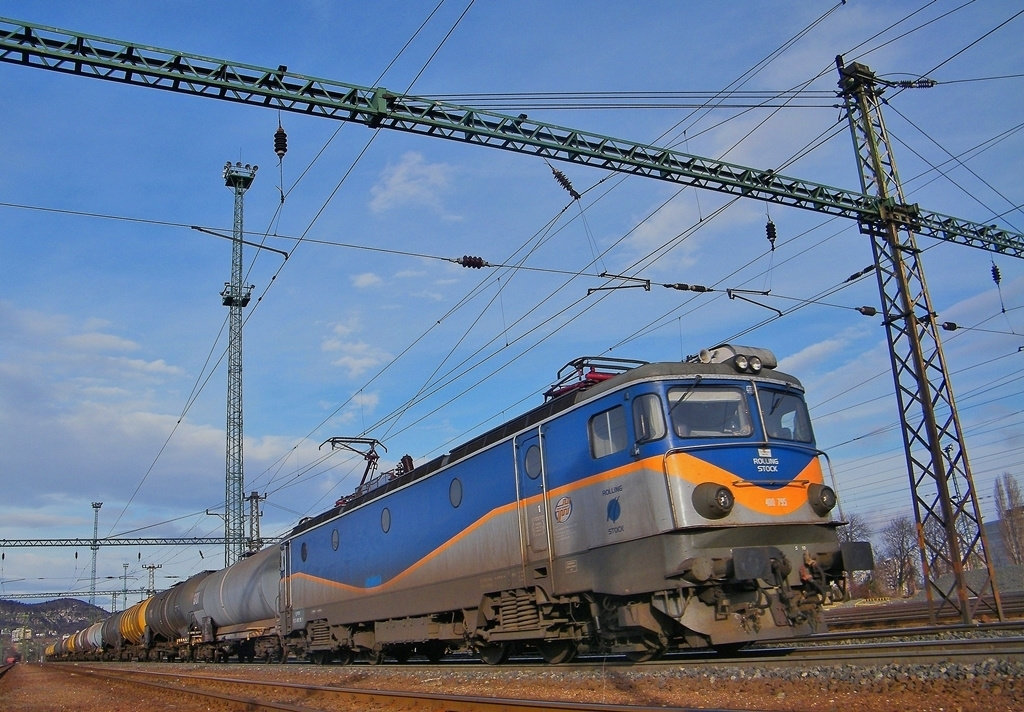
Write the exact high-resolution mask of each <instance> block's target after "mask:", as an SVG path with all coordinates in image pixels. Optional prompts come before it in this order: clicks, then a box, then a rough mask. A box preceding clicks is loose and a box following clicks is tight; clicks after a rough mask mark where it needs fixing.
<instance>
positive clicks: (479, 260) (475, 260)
mask: <svg viewBox="0 0 1024 712" xmlns="http://www.w3.org/2000/svg"><path fill="white" fill-rule="evenodd" d="M455 261H456V262H458V263H459V264H460V265H462V266H463V267H472V268H473V269H480V268H481V267H483V266H484V265H485V264H487V263H486V262H484V258H483V257H470V256H469V255H463V256H462V257H460V258H459V259H457V260H455Z"/></svg>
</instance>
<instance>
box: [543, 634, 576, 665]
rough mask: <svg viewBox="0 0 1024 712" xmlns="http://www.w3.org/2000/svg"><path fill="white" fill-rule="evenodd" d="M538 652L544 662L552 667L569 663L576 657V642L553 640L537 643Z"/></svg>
mask: <svg viewBox="0 0 1024 712" xmlns="http://www.w3.org/2000/svg"><path fill="white" fill-rule="evenodd" d="M537 650H538V651H540V656H541V657H542V658H544V662H546V663H549V664H551V665H560V664H562V663H567V662H569V661H570V660H572V659H573V658H575V657H576V651H577V649H576V641H573V640H551V641H545V642H543V643H537Z"/></svg>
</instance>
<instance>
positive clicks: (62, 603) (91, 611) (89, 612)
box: [0, 598, 110, 637]
mask: <svg viewBox="0 0 1024 712" xmlns="http://www.w3.org/2000/svg"><path fill="white" fill-rule="evenodd" d="M109 615H110V613H108V612H107V611H105V610H104V609H102V608H100V607H99V606H93V605H91V604H88V603H85V602H84V601H79V600H78V599H77V598H58V599H57V600H55V601H47V602H46V603H20V602H18V601H2V600H0V628H2V629H3V631H4V632H5V633H6V634H7V635H8V636H9V635H10V631H11V629H12V628H30V629H31V630H32V633H33V635H34V636H37V637H39V636H46V635H49V633H50V632H51V631H56V633H57V635H58V636H61V635H65V634H68V633H75V632H77V631H80V630H81V629H82V628H85V627H87V626H89V625H92V624H93V623H98V622H99V621H101V620H103V619H104V618H106V617H107V616H109Z"/></svg>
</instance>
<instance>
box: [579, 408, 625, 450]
mask: <svg viewBox="0 0 1024 712" xmlns="http://www.w3.org/2000/svg"><path fill="white" fill-rule="evenodd" d="M588 429H589V431H590V454H591V455H592V456H593V457H594V458H598V457H605V456H607V455H612V454H614V453H617V452H619V451H620V450H625V449H626V439H627V438H626V410H625V408H623V407H622V406H621V405H619V406H615V407H614V408H612V409H611V410H606V411H605V412H603V413H598V414H597V415H595V416H594V417H593V418H591V419H590V423H589V426H588Z"/></svg>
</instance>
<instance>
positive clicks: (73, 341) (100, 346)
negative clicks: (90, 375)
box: [64, 331, 139, 351]
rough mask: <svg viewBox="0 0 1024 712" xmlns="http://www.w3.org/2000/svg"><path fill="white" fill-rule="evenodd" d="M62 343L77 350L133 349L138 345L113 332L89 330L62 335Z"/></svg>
mask: <svg viewBox="0 0 1024 712" xmlns="http://www.w3.org/2000/svg"><path fill="white" fill-rule="evenodd" d="M64 343H65V344H66V345H67V346H69V347H70V348H73V349H76V350H79V351H135V350H136V349H138V348H139V345H138V344H137V343H135V342H134V341H132V340H131V339H122V338H121V337H120V336H114V335H113V334H101V333H99V332H95V331H94V332H90V333H86V334H72V335H70V336H65V337H64Z"/></svg>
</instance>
